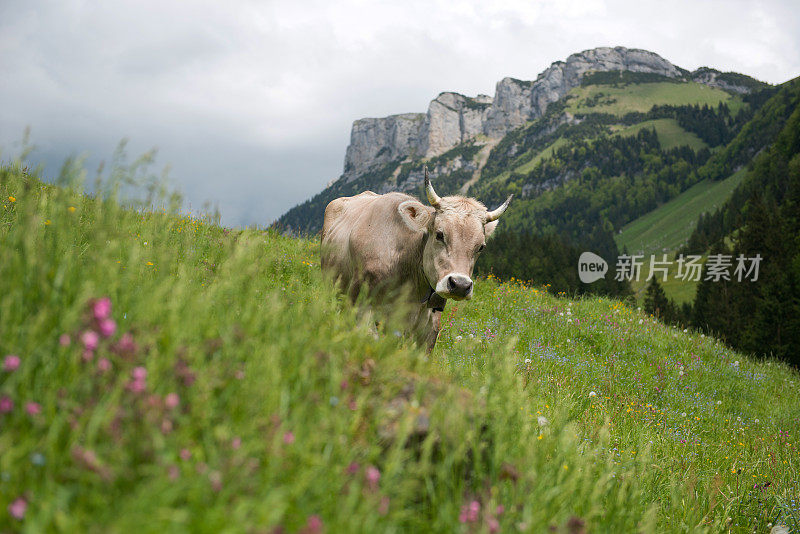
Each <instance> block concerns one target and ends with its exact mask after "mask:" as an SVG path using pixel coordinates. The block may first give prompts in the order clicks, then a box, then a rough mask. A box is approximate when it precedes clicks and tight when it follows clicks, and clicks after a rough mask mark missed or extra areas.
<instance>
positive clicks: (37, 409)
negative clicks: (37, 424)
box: [25, 402, 42, 415]
mask: <svg viewBox="0 0 800 534" xmlns="http://www.w3.org/2000/svg"><path fill="white" fill-rule="evenodd" d="M25 411H26V412H28V415H39V414H40V413H42V406H41V405H40V404H39V403H38V402H29V403H28V404H26V405H25Z"/></svg>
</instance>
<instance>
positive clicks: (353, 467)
mask: <svg viewBox="0 0 800 534" xmlns="http://www.w3.org/2000/svg"><path fill="white" fill-rule="evenodd" d="M359 467H360V466H359V465H358V462H350V465H348V466H347V469H346V470H345V472H346V473H347V474H348V475H355V474H356V473H358V469H359Z"/></svg>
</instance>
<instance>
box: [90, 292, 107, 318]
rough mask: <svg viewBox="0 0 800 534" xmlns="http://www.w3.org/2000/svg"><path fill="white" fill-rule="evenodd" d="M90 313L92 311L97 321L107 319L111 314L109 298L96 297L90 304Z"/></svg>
mask: <svg viewBox="0 0 800 534" xmlns="http://www.w3.org/2000/svg"><path fill="white" fill-rule="evenodd" d="M92 313H94V318H95V319H97V320H98V321H102V320H103V319H107V318H108V316H109V315H111V299H110V298H108V297H103V298H101V299H97V300H96V301H95V303H94V305H93V306H92Z"/></svg>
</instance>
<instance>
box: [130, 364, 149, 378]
mask: <svg viewBox="0 0 800 534" xmlns="http://www.w3.org/2000/svg"><path fill="white" fill-rule="evenodd" d="M131 375H132V376H133V379H134V380H145V379H146V378H147V369H145V368H144V367H142V366H139V367H134V368H133V371H132V372H131Z"/></svg>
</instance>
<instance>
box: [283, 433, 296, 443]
mask: <svg viewBox="0 0 800 534" xmlns="http://www.w3.org/2000/svg"><path fill="white" fill-rule="evenodd" d="M283 442H284V443H285V444H286V445H291V444H292V443H294V434H293V433H292V432H287V433H285V434H284V435H283Z"/></svg>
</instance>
